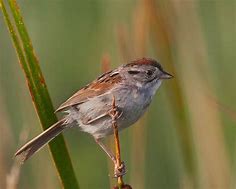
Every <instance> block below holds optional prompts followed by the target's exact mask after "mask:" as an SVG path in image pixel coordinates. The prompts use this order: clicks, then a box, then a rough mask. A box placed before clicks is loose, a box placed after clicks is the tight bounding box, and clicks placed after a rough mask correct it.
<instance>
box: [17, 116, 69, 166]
mask: <svg viewBox="0 0 236 189" xmlns="http://www.w3.org/2000/svg"><path fill="white" fill-rule="evenodd" d="M65 121H66V119H65V118H64V119H61V120H60V121H58V122H56V123H55V124H54V125H52V126H51V127H49V128H48V129H47V130H45V131H44V132H42V133H41V134H40V135H38V136H37V137H35V138H33V139H32V140H30V141H29V142H28V143H26V144H25V145H24V146H22V147H21V148H20V149H19V150H17V152H16V153H15V157H17V159H19V161H20V162H21V163H24V162H25V161H26V160H27V159H29V158H30V157H31V156H32V155H34V154H35V153H36V152H37V151H38V150H40V149H41V148H42V147H43V146H44V145H46V144H47V143H48V142H50V141H51V140H52V139H53V138H55V137H56V136H57V135H59V134H60V133H61V132H62V131H63V130H64V129H65V128H68V126H67V124H64V123H65Z"/></svg>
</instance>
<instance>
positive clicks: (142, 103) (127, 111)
mask: <svg viewBox="0 0 236 189" xmlns="http://www.w3.org/2000/svg"><path fill="white" fill-rule="evenodd" d="M138 92H139V91H135V90H125V91H123V92H122V94H123V95H120V93H121V91H115V92H114V93H113V94H112V95H111V94H109V95H107V96H102V97H100V98H96V99H94V100H92V99H91V100H90V101H89V102H88V103H87V104H86V103H84V104H82V105H80V106H79V107H78V109H79V112H77V113H76V116H75V120H76V121H77V123H78V125H79V127H80V128H81V129H82V131H84V132H87V133H90V134H91V135H93V136H94V137H95V138H103V137H105V136H107V135H111V134H112V133H113V127H112V120H111V117H110V116H109V115H106V116H103V117H101V118H99V119H98V120H96V121H93V122H91V123H89V124H87V123H85V121H84V120H85V118H84V117H83V115H85V116H87V117H93V116H94V115H95V117H96V114H97V117H98V116H99V115H102V114H105V113H106V112H108V111H109V110H111V107H112V106H111V104H112V98H113V96H114V97H115V103H116V106H117V107H118V111H119V112H120V116H119V117H118V119H117V125H118V129H119V130H122V129H124V128H127V127H129V126H130V125H132V124H134V123H135V122H136V121H137V120H138V119H139V118H140V117H141V116H142V115H143V113H144V112H145V110H146V108H147V106H148V105H149V104H150V101H151V99H150V98H149V97H147V96H146V95H145V94H139V93H138ZM104 99H106V100H104ZM94 106H95V108H91V107H94ZM73 111H75V110H72V109H71V112H73Z"/></svg>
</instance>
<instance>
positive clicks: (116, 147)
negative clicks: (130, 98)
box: [112, 96, 124, 188]
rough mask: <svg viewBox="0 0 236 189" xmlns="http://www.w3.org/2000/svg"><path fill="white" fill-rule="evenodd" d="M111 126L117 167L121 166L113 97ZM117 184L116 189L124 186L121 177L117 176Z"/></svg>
mask: <svg viewBox="0 0 236 189" xmlns="http://www.w3.org/2000/svg"><path fill="white" fill-rule="evenodd" d="M112 110H113V112H112V114H113V117H112V119H113V120H112V126H113V129H114V140H115V149H116V161H117V164H118V166H121V158H120V141H119V133H118V128H117V123H116V113H117V112H116V102H115V97H114V96H113V100H112ZM117 184H118V187H119V188H121V187H122V186H124V181H123V177H122V175H121V176H118V177H117Z"/></svg>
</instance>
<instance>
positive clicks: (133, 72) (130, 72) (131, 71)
mask: <svg viewBox="0 0 236 189" xmlns="http://www.w3.org/2000/svg"><path fill="white" fill-rule="evenodd" d="M128 73H129V74H132V75H134V74H138V73H140V71H137V70H130V71H128Z"/></svg>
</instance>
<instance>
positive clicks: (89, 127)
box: [15, 58, 173, 164]
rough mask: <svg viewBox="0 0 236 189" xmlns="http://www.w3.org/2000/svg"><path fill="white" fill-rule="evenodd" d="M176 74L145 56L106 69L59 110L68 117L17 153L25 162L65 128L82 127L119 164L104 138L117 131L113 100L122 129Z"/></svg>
mask: <svg viewBox="0 0 236 189" xmlns="http://www.w3.org/2000/svg"><path fill="white" fill-rule="evenodd" d="M172 77H173V76H172V75H171V74H169V73H167V72H165V71H164V70H163V68H162V67H161V65H160V64H159V63H157V62H156V61H155V60H153V59H148V58H143V59H138V60H134V61H132V62H130V63H129V64H126V65H122V66H120V67H118V68H117V69H114V70H112V71H109V72H106V73H104V74H102V75H101V76H100V77H98V78H97V79H96V80H94V81H93V82H91V83H90V84H88V85H87V86H85V87H84V88H82V89H80V90H79V91H78V92H77V93H75V94H74V95H73V96H72V97H70V98H69V99H68V100H67V101H66V102H64V103H63V104H62V105H61V106H60V107H59V108H58V109H57V110H56V112H59V111H63V112H64V113H65V116H64V118H62V119H61V120H60V121H58V122H57V123H55V124H54V125H52V126H51V127H49V128H48V129H47V130H45V131H44V132H42V133H41V134H40V135H38V136H37V137H35V138H33V139H32V140H31V141H29V142H28V143H27V144H25V145H24V146H23V147H21V148H20V149H19V150H18V151H17V152H16V153H15V156H19V158H20V160H21V161H22V162H24V161H25V160H27V159H28V158H29V157H31V156H32V155H33V154H34V153H35V152H37V151H38V150H39V149H41V148H42V147H43V146H44V145H45V144H47V143H48V142H49V141H51V140H52V139H53V138H54V137H56V136H57V135H58V134H60V133H61V132H62V131H64V130H66V129H68V128H71V127H79V128H80V129H81V130H82V131H84V132H87V133H89V134H91V135H92V136H93V137H94V139H95V141H96V142H97V143H98V144H99V145H100V146H101V148H102V149H103V150H104V151H105V152H106V153H107V155H108V156H109V157H110V158H111V159H112V160H113V162H114V163H115V164H116V158H115V156H114V155H113V154H112V153H111V152H110V151H109V150H108V149H107V148H106V147H105V146H104V144H103V143H102V142H101V140H100V139H102V138H104V137H105V136H107V135H111V134H113V127H112V117H111V116H110V112H111V110H112V108H113V107H112V101H113V98H114V99H115V103H116V111H117V112H118V115H117V119H116V120H117V126H118V130H121V129H124V128H126V127H128V126H130V125H132V124H133V123H135V122H136V121H137V120H138V119H139V118H140V117H141V116H142V115H143V113H144V112H145V111H146V109H147V107H148V106H149V104H150V103H151V101H152V98H153V96H154V95H155V93H156V91H157V89H158V88H159V87H160V85H161V82H162V80H163V79H170V78H172Z"/></svg>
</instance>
